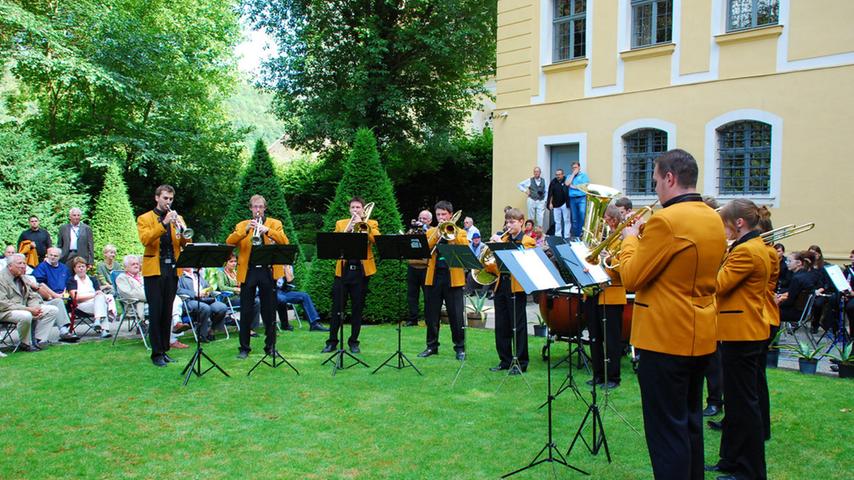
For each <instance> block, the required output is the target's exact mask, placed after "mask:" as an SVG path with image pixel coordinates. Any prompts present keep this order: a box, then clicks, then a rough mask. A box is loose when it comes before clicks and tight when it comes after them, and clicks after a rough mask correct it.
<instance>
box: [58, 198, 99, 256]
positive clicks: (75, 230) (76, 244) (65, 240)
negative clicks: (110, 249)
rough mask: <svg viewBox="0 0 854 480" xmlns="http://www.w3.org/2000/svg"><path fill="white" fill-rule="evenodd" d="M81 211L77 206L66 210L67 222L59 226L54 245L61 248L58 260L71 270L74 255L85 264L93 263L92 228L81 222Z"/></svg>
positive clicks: (93, 243)
mask: <svg viewBox="0 0 854 480" xmlns="http://www.w3.org/2000/svg"><path fill="white" fill-rule="evenodd" d="M82 217H83V212H81V211H80V209H79V208H72V209H71V210H69V211H68V223H66V224H65V225H63V226H61V227H59V235H58V236H57V239H56V246H57V247H58V248H59V249H60V250H61V252H62V253H61V254H60V256H59V261H60V262H62V263H64V264H65V265H66V266H67V267H68V269H69V270H71V261H72V260H73V259H74V257H80V258H82V259H83V260H86V265H94V264H95V241H94V237H93V236H92V228H91V227H89V225H86V224H85V223H83V222H81V221H80V219H81V218H82Z"/></svg>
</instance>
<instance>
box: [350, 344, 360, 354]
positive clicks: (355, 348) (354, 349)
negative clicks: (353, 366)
mask: <svg viewBox="0 0 854 480" xmlns="http://www.w3.org/2000/svg"><path fill="white" fill-rule="evenodd" d="M350 353H362V349H361V348H359V346H358V345H350Z"/></svg>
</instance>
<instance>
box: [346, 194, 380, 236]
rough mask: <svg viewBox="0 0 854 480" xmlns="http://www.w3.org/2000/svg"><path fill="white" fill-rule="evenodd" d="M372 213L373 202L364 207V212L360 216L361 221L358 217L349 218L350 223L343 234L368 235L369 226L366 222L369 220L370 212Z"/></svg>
mask: <svg viewBox="0 0 854 480" xmlns="http://www.w3.org/2000/svg"><path fill="white" fill-rule="evenodd" d="M373 211H374V202H370V203H368V204H367V205H365V211H364V213H363V214H362V217H361V219H359V216H358V215H355V214H354V215H353V216H352V217H350V223H348V224H347V228H346V229H344V231H345V232H349V231H352V232H353V233H368V232H370V231H371V226H370V225H368V220H370V218H371V212H373Z"/></svg>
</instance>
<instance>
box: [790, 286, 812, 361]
mask: <svg viewBox="0 0 854 480" xmlns="http://www.w3.org/2000/svg"><path fill="white" fill-rule="evenodd" d="M814 303H815V292H813V291H811V290H804V291H802V292H801V293H800V294H799V295H798V298H797V300H796V301H795V309H796V310H797V309H800V310H801V316H800V317H799V318H798V321H797V322H785V323H786V327H785V328H786V335H791V336H792V337H793V338H794V339H795V341H797V340H798V336H797V333H798V330H801V329H803V330H804V332H806V337H807V340H809V342H810V344H811V345H812V346H813V347H815V346H816V343H815V339H813V338H812V335H811V334H810V333H809V328H810V326H809V322H810V318H811V314H812V307H813V304H814Z"/></svg>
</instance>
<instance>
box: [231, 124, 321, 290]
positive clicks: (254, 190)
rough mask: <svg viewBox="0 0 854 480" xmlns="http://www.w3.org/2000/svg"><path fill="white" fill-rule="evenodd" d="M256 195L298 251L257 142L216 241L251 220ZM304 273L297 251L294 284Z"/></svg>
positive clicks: (282, 200) (285, 209)
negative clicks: (251, 207)
mask: <svg viewBox="0 0 854 480" xmlns="http://www.w3.org/2000/svg"><path fill="white" fill-rule="evenodd" d="M256 194H257V195H261V196H263V197H264V199H266V200H267V213H266V214H267V215H268V216H270V217H272V218H275V219H277V220H279V221H281V222H282V228H283V229H284V230H285V235H287V236H288V241H289V242H290V243H291V245H296V246H297V248H299V246H300V244H299V239H298V238H297V235H294V224H293V220H292V219H291V212H290V210H288V205H287V203H286V202H285V195H284V193H283V192H282V189H281V187H280V185H279V181H278V178H277V177H276V174H275V172H274V171H273V162H272V161H271V160H270V154H269V153H268V152H267V146H266V145H264V141H263V140H260V139H259V140H258V141H257V142H255V153H254V154H253V155H252V160H250V161H249V164H248V165H246V169H245V170H244V171H243V177H242V178H241V180H240V187H239V188H238V189H237V193H236V194H235V195H234V196H233V198H232V200H231V204H230V205H229V206H228V210H227V211H226V213H225V216H224V217H223V218H222V223H221V224H220V231H219V237H218V238H217V240H218V241H220V242H224V241H225V239H226V238H227V237H228V235H229V234H230V233H231V232H232V231H233V230H234V226H235V225H237V224H238V223H240V222H242V221H243V220H248V219H250V218H251V217H252V213H251V211H250V210H249V199H250V198H252V195H256ZM304 271H305V269H304V266H303V258H302V253H301V252H300V255H299V257H298V258H297V261H296V265H294V276H295V279H294V281H295V282H297V284H299V282H301V281H302V277H303V273H304Z"/></svg>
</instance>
